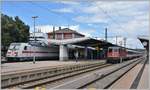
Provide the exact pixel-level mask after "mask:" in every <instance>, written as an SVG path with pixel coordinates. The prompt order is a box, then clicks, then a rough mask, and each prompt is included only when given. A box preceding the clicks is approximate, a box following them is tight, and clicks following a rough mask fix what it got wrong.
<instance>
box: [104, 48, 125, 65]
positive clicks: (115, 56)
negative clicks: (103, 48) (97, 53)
mask: <svg viewBox="0 0 150 90" xmlns="http://www.w3.org/2000/svg"><path fill="white" fill-rule="evenodd" d="M126 56H127V52H126V49H125V48H122V47H109V48H108V52H107V62H108V63H119V62H122V60H123V59H125V58H126Z"/></svg>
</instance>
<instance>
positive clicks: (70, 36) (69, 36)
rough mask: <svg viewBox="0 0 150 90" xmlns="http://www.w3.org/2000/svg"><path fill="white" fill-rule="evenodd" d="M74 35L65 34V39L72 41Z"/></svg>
mask: <svg viewBox="0 0 150 90" xmlns="http://www.w3.org/2000/svg"><path fill="white" fill-rule="evenodd" d="M71 38H72V33H64V39H71Z"/></svg>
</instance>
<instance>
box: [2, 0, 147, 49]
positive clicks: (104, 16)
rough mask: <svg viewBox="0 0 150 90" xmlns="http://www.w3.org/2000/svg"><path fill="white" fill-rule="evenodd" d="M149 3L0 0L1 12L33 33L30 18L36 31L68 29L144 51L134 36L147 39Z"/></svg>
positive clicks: (76, 0)
mask: <svg viewBox="0 0 150 90" xmlns="http://www.w3.org/2000/svg"><path fill="white" fill-rule="evenodd" d="M149 8H150V6H149V1H99V0H93V1H91V0H90V1H88V0H84V1H83V0H51V1H13V0H9V1H8V0H3V2H2V13H3V14H6V15H8V16H11V17H15V16H19V18H20V19H21V20H23V21H24V22H25V24H27V25H29V26H30V32H32V31H33V19H32V16H38V18H37V19H36V28H37V29H40V30H41V31H42V32H44V33H46V32H50V31H52V27H53V26H55V27H56V29H58V27H59V26H61V27H62V28H65V27H69V28H70V29H73V30H77V31H78V32H80V33H82V34H85V35H86V36H88V37H93V38H102V39H104V37H105V28H107V30H108V41H109V42H112V43H114V44H115V43H116V36H117V37H118V39H117V44H118V45H123V39H124V38H126V40H127V41H126V46H127V47H129V48H143V46H142V44H141V43H140V41H139V40H138V39H137V36H149Z"/></svg>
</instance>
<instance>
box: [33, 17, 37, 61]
mask: <svg viewBox="0 0 150 90" xmlns="http://www.w3.org/2000/svg"><path fill="white" fill-rule="evenodd" d="M32 18H33V22H34V43H35V42H36V40H35V19H36V18H38V16H33V17H32ZM33 64H35V54H34V55H33Z"/></svg>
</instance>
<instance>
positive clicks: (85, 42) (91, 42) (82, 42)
mask: <svg viewBox="0 0 150 90" xmlns="http://www.w3.org/2000/svg"><path fill="white" fill-rule="evenodd" d="M46 43H47V44H48V45H50V44H55V45H67V44H72V45H79V46H91V47H92V46H100V47H109V46H116V45H114V44H112V43H109V42H106V41H104V40H97V39H93V38H90V37H83V38H73V39H64V40H55V39H48V40H47V41H46Z"/></svg>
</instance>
